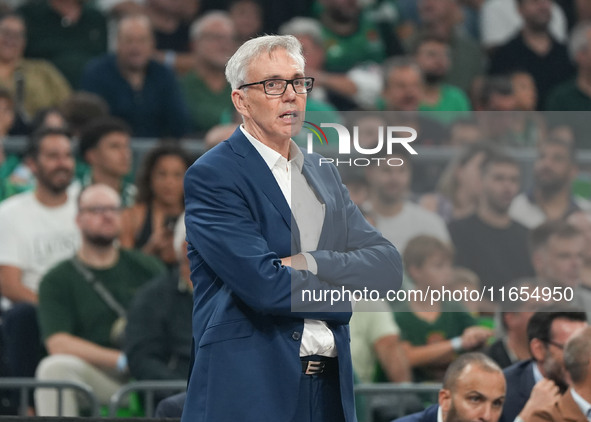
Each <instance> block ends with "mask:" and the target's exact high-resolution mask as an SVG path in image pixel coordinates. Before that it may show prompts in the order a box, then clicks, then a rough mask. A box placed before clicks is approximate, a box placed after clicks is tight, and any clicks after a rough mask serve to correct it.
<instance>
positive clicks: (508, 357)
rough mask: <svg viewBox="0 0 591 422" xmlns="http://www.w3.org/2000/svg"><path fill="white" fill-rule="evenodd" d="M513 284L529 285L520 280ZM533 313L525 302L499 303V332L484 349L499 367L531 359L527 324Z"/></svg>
mask: <svg viewBox="0 0 591 422" xmlns="http://www.w3.org/2000/svg"><path fill="white" fill-rule="evenodd" d="M513 286H516V287H521V286H530V283H528V282H527V281H522V282H517V283H515V284H512V287H513ZM533 314H534V313H533V312H532V311H529V310H528V308H527V306H526V304H520V303H515V304H513V303H512V304H504V303H502V304H501V311H500V312H499V314H498V315H499V319H500V322H501V326H500V327H499V328H500V334H499V336H498V338H497V340H496V341H495V342H494V343H493V344H491V345H490V346H489V347H488V348H487V350H486V354H487V355H488V356H490V357H491V358H492V359H493V360H494V361H495V362H496V363H497V364H498V365H499V366H500V367H501V368H503V369H505V368H507V367H509V366H511V365H513V364H514V363H517V362H519V361H523V360H527V359H531V353H530V349H529V342H528V341H527V324H528V322H529V320H530V318H531V317H532V315H533Z"/></svg>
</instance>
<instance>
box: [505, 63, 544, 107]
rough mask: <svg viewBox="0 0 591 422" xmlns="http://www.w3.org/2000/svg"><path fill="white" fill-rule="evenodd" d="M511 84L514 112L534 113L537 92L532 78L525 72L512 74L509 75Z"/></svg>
mask: <svg viewBox="0 0 591 422" xmlns="http://www.w3.org/2000/svg"><path fill="white" fill-rule="evenodd" d="M511 84H512V85H513V95H514V96H515V102H516V110H521V111H534V110H535V109H536V106H537V104H538V91H537V90H536V82H535V81H534V78H532V76H531V75H530V74H529V73H527V72H514V73H513V74H512V75H511Z"/></svg>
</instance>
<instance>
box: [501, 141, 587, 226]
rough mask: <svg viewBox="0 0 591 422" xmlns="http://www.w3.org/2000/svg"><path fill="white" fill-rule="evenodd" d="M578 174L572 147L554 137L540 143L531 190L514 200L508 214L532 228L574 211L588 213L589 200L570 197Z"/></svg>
mask: <svg viewBox="0 0 591 422" xmlns="http://www.w3.org/2000/svg"><path fill="white" fill-rule="evenodd" d="M577 172H578V169H577V165H576V157H575V149H574V146H573V145H572V144H569V143H567V142H564V141H560V140H558V139H553V138H549V139H547V140H545V141H543V142H541V143H540V144H539V148H538V158H537V159H536V162H535V164H534V187H533V189H532V190H530V191H527V192H524V193H522V194H520V195H518V196H517V197H516V198H515V199H514V200H513V203H512V204H511V208H510V209H509V214H510V215H511V217H512V218H513V219H514V220H516V221H518V222H520V223H521V224H523V225H524V226H526V227H528V228H530V229H532V228H534V227H537V226H539V225H540V224H542V223H543V222H544V221H546V220H560V219H565V218H567V217H568V216H570V215H571V214H573V213H574V212H576V211H580V210H585V211H588V210H590V209H591V204H590V203H589V202H588V201H586V200H584V199H582V198H579V197H575V196H573V194H572V187H571V186H572V182H573V180H574V179H575V177H576V176H577Z"/></svg>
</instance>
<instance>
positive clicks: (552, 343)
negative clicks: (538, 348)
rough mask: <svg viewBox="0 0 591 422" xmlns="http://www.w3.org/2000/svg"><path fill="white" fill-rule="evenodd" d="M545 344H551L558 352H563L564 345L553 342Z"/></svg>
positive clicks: (549, 341)
mask: <svg viewBox="0 0 591 422" xmlns="http://www.w3.org/2000/svg"><path fill="white" fill-rule="evenodd" d="M546 343H547V344H551V345H552V346H555V347H558V348H559V349H560V350H564V344H560V343H556V342H555V341H552V340H548V341H547V342H546Z"/></svg>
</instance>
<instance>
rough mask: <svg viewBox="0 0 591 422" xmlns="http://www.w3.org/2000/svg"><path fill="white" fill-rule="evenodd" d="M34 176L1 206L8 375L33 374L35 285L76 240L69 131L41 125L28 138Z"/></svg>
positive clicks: (0, 282)
mask: <svg viewBox="0 0 591 422" xmlns="http://www.w3.org/2000/svg"><path fill="white" fill-rule="evenodd" d="M25 160H26V162H27V164H28V166H29V167H30V168H31V171H32V172H33V174H34V175H35V179H36V187H35V190H34V191H31V192H25V193H21V194H19V195H15V196H13V197H11V198H9V199H7V200H6V201H4V202H3V203H2V205H1V206H0V291H1V292H2V296H3V298H2V309H3V310H4V311H6V312H5V313H4V314H3V315H2V317H3V323H2V331H3V333H2V334H3V335H4V340H5V342H4V344H5V345H6V349H5V350H4V353H5V358H6V360H7V362H8V366H9V369H10V375H11V376H15V377H32V376H33V375H34V374H35V367H36V366H37V363H38V362H39V358H40V356H41V345H40V343H39V340H38V339H39V329H38V325H37V310H36V309H37V288H38V285H39V282H40V280H41V277H42V276H43V274H45V272H46V271H47V270H48V269H49V268H51V267H52V266H53V265H55V264H56V263H57V262H59V261H60V260H62V259H64V258H66V257H67V256H70V255H71V254H73V253H74V251H75V250H76V248H77V247H78V244H79V233H78V228H77V227H76V224H75V222H74V221H75V215H76V204H75V200H74V198H75V195H73V194H72V193H71V192H69V191H68V187H69V186H70V183H71V181H72V177H73V175H74V157H73V155H72V145H71V140H70V137H69V135H68V134H67V133H66V132H64V131H63V130H61V129H42V130H41V131H39V132H37V133H35V134H33V135H32V136H31V139H30V140H29V145H28V147H27V154H26V158H25Z"/></svg>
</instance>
